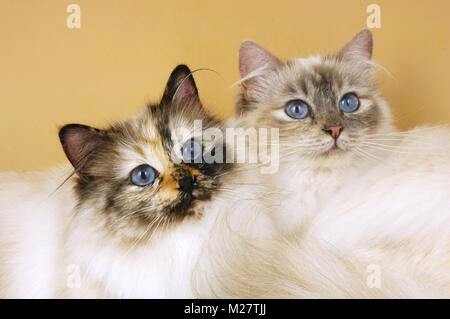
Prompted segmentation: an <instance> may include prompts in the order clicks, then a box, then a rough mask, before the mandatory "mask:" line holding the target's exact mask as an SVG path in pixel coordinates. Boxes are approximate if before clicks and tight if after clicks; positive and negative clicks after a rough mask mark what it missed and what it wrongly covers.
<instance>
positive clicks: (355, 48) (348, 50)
mask: <svg viewBox="0 0 450 319" xmlns="http://www.w3.org/2000/svg"><path fill="white" fill-rule="evenodd" d="M372 50H373V38H372V32H370V30H368V29H363V30H361V31H360V32H359V33H357V34H356V35H355V36H354V37H353V38H352V39H351V40H350V41H349V42H348V43H347V44H346V45H345V47H344V48H343V49H342V50H341V51H340V52H339V55H340V56H341V57H344V58H357V59H358V58H359V59H360V58H363V59H366V60H370V59H371V58H372Z"/></svg>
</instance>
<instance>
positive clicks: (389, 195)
mask: <svg viewBox="0 0 450 319" xmlns="http://www.w3.org/2000/svg"><path fill="white" fill-rule="evenodd" d="M372 48H373V39H372V34H371V32H370V31H369V30H362V31H361V32H359V33H358V34H357V35H355V36H354V37H353V38H352V39H351V40H350V41H349V42H348V43H347V44H346V45H345V46H344V48H343V49H342V50H341V51H340V52H339V53H338V54H335V55H325V56H316V57H310V58H308V59H290V60H288V61H287V62H282V61H281V60H279V59H278V58H276V57H275V56H273V55H272V54H271V53H270V52H268V51H267V50H266V49H264V48H262V47H261V46H259V45H258V44H256V43H254V42H252V41H244V42H243V43H242V45H241V47H240V52H239V68H240V73H241V77H242V79H241V81H240V83H241V84H242V89H241V92H240V93H239V98H238V102H237V105H236V116H235V118H233V119H232V120H231V123H232V124H231V125H247V126H248V127H277V128H279V131H280V133H279V136H280V141H279V145H280V150H279V151H280V156H281V158H280V170H279V172H277V173H276V174H273V175H271V176H255V178H256V179H262V180H267V179H268V178H270V179H271V183H272V184H273V185H274V188H276V189H280V188H283V187H284V191H283V193H282V194H281V197H282V200H281V208H280V209H279V211H278V212H276V213H274V214H273V218H274V221H275V223H276V225H277V227H278V229H279V231H280V232H281V233H282V234H284V237H285V238H284V239H283V238H282V239H280V240H279V241H280V243H279V246H280V247H284V248H280V249H279V250H278V251H275V252H273V256H276V257H273V256H270V254H267V253H266V254H262V253H258V252H254V253H253V255H255V256H260V258H254V259H253V260H251V261H249V262H248V263H244V266H242V265H241V266H235V269H241V271H240V272H238V271H236V274H235V275H236V276H241V277H245V276H246V275H247V274H248V271H247V269H253V270H252V271H251V275H252V276H253V277H252V278H254V281H253V283H254V287H253V288H254V289H253V291H255V294H253V295H252V296H257V294H256V291H261V290H264V289H261V288H264V287H267V286H275V287H277V288H278V292H275V294H282V295H287V296H292V294H293V295H294V296H295V295H297V296H303V295H304V289H303V288H304V286H302V285H304V284H305V281H306V282H308V280H309V278H311V276H310V275H309V270H310V269H311V268H308V267H311V264H312V265H316V267H317V271H318V272H320V271H321V270H324V271H325V273H323V274H322V275H323V276H322V277H323V278H326V279H327V280H323V281H322V282H321V281H320V280H319V281H318V282H316V283H313V284H311V285H315V288H317V290H318V291H321V289H320V288H324V287H334V286H333V285H334V284H335V283H338V282H339V278H340V280H348V279H349V278H353V279H354V280H355V283H360V284H361V283H362V284H361V285H360V284H356V285H354V286H352V285H349V286H348V288H349V291H351V287H353V288H355V289H356V290H353V291H351V292H352V293H351V294H350V295H353V296H355V295H357V296H360V297H365V296H367V294H368V295H370V292H369V291H370V289H369V287H368V285H365V280H364V279H363V278H364V277H361V276H363V275H362V274H361V271H362V273H365V272H366V267H368V266H370V265H375V266H377V267H379V268H380V269H381V271H382V274H383V278H384V280H383V285H382V288H381V290H379V292H380V293H381V296H385V297H448V296H449V295H450V292H449V288H450V278H449V275H450V272H449V269H450V215H449V213H450V198H449V196H448V194H450V179H449V175H450V174H449V172H450V147H449V146H448V143H447V142H446V141H448V138H449V137H450V131H449V129H448V128H447V127H434V128H433V127H431V128H427V127H422V128H416V129H413V130H410V131H408V132H398V131H397V130H396V129H395V127H394V126H393V124H392V115H391V111H390V108H389V105H388V103H387V101H386V100H385V99H384V98H383V97H382V94H381V92H380V90H379V88H378V87H377V84H376V80H375V75H374V66H376V65H375V63H373V62H372V60H371V57H372ZM291 237H292V238H294V239H293V240H288V241H287V243H286V238H291ZM297 241H299V243H297ZM304 247H307V253H308V255H306V254H307V253H306V252H305V251H304V249H305V248H304ZM262 260H266V262H267V263H272V264H273V265H274V266H273V268H276V269H277V271H276V275H274V272H273V271H268V270H267V269H264V268H258V267H255V265H258V264H259V263H260V262H262ZM305 260H306V261H305ZM327 260H329V262H330V263H333V262H335V264H333V267H335V269H338V270H340V271H337V272H336V273H337V274H338V275H337V276H334V277H333V276H330V272H328V273H327V269H328V266H329V267H331V266H330V265H326V264H325V265H323V264H320V262H322V263H327V262H328V261H327ZM308 261H309V262H310V264H308ZM238 264H239V262H238ZM275 265H277V266H275ZM296 265H298V266H296ZM305 265H306V269H303V268H302V266H305ZM354 265H357V266H356V267H358V271H355V272H354V276H353V277H352V276H351V272H350V271H349V269H351V268H352V267H353V266H354ZM255 269H257V270H261V272H260V273H259V275H257V274H256V271H255ZM280 273H281V275H280ZM339 273H340V275H339ZM366 275H367V277H368V276H369V274H366ZM255 278H257V279H255ZM280 278H281V279H280ZM314 278H315V279H317V277H314ZM330 278H331V280H330ZM332 279H334V281H333V280H332ZM258 280H261V283H259V284H258ZM230 282H231V280H230ZM330 282H331V283H333V284H330ZM341 284H342V283H341ZM258 285H260V286H259V288H260V289H258ZM283 289H284V290H283ZM324 289H325V288H324ZM372 291H373V290H372ZM239 292H241V291H239ZM341 292H342V290H341ZM329 293H330V292H329ZM343 295H344V296H345V295H347V296H348V295H349V294H343ZM264 296H267V294H265V295H264ZM331 296H333V294H332V293H331ZM334 296H335V297H336V296H338V294H337V293H335V294H334Z"/></svg>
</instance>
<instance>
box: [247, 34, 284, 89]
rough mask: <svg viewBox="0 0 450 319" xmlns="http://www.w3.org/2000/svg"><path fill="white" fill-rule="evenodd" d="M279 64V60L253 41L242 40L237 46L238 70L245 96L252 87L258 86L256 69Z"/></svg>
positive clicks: (273, 66)
mask: <svg viewBox="0 0 450 319" xmlns="http://www.w3.org/2000/svg"><path fill="white" fill-rule="evenodd" d="M280 64H281V61H280V60H278V58H276V57H275V56H273V55H272V54H271V53H270V52H269V51H267V50H266V49H264V48H263V47H262V46H260V45H259V44H257V43H256V42H253V41H249V40H247V41H244V42H242V43H241V46H240V48H239V72H240V74H241V79H242V82H241V83H242V86H243V88H244V95H245V96H246V97H248V96H249V94H251V91H252V89H253V88H255V87H256V86H258V80H260V76H258V74H256V73H257V71H258V70H261V71H262V70H263V69H266V68H268V69H273V68H276V67H277V66H279V65H280Z"/></svg>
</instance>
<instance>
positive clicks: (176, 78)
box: [161, 64, 199, 105]
mask: <svg viewBox="0 0 450 319" xmlns="http://www.w3.org/2000/svg"><path fill="white" fill-rule="evenodd" d="M198 101H199V97H198V90H197V86H196V85H195V81H194V77H193V76H192V73H191V70H189V68H188V67H187V66H186V65H184V64H180V65H178V66H177V67H176V68H175V69H174V70H173V71H172V73H171V74H170V77H169V80H168V81H167V84H166V89H165V90H164V94H163V97H162V99H161V104H176V105H181V104H188V103H192V102H198Z"/></svg>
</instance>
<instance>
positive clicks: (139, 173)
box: [131, 164, 156, 186]
mask: <svg viewBox="0 0 450 319" xmlns="http://www.w3.org/2000/svg"><path fill="white" fill-rule="evenodd" d="M155 179H156V171H155V170H154V169H153V167H151V166H149V165H146V164H144V165H141V166H138V167H136V168H135V169H133V170H132V171H131V182H132V183H133V184H134V185H137V186H146V185H149V184H151V183H153V182H154V181H155Z"/></svg>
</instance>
